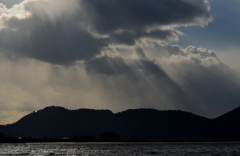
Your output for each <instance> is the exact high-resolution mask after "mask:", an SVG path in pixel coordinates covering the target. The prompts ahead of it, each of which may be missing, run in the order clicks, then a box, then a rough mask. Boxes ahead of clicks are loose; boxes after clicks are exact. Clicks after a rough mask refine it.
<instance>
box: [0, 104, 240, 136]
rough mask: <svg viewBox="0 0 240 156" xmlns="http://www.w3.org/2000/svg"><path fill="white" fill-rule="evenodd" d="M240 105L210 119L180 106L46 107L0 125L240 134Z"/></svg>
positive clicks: (64, 132)
mask: <svg viewBox="0 0 240 156" xmlns="http://www.w3.org/2000/svg"><path fill="white" fill-rule="evenodd" d="M239 121H240V108H237V109H235V110H233V111H231V112H229V113H226V114H224V115H222V116H220V117H218V118H216V119H208V118H205V117H201V116H198V115H195V114H192V113H189V112H184V111H180V110H176V111H174V110H171V111H159V110H155V109H136V110H127V111H123V112H120V113H116V114H114V113H112V112H111V111H109V110H92V109H78V110H68V109H66V108H63V107H56V106H51V107H46V108H44V109H42V110H39V111H34V112H32V113H30V114H28V115H26V116H24V117H23V118H21V119H20V120H19V121H17V122H16V123H13V124H10V125H3V126H0V132H2V133H4V134H6V135H8V136H13V137H32V138H49V139H51V138H52V139H56V138H63V137H67V138H73V137H74V136H75V137H76V136H78V137H81V136H94V137H95V138H99V137H100V134H103V132H116V133H118V134H120V136H121V138H124V139H131V138H138V139H205V138H221V139H222V138H227V139H232V138H234V139H237V138H240V135H239V133H238V132H239V130H240V126H239V124H238V122H239Z"/></svg>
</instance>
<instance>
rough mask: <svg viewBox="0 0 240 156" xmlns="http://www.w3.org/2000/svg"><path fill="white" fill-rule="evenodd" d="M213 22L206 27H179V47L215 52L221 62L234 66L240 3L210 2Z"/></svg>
mask: <svg viewBox="0 0 240 156" xmlns="http://www.w3.org/2000/svg"><path fill="white" fill-rule="evenodd" d="M209 2H210V4H211V13H212V15H213V17H214V21H213V22H212V23H209V25H208V26H206V27H181V28H180V30H181V31H182V32H183V33H184V34H185V35H183V36H180V40H179V43H178V44H179V45H180V46H182V47H187V46H189V45H194V46H197V47H204V48H208V49H212V50H215V51H216V52H217V54H218V56H219V57H220V59H221V60H223V61H224V62H226V63H227V64H229V65H230V66H234V65H236V64H239V57H240V44H239V43H240V37H239V36H240V31H239V28H240V20H239V19H240V1H239V0H228V1H226V0H210V1H209Z"/></svg>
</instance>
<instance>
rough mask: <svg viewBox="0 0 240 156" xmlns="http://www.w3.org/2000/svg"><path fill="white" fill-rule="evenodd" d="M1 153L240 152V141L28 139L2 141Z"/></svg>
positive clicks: (199, 155)
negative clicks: (54, 141) (128, 141)
mask: <svg viewBox="0 0 240 156" xmlns="http://www.w3.org/2000/svg"><path fill="white" fill-rule="evenodd" d="M0 155H1V156H7V155H14V156H15V155H37V156H48V155H59V156H60V155H69V156H70V155H71V156H74V155H82V156H114V155H120V156H143V155H144V156H145V155H160V156H193V155H194V156H240V143H26V144H0Z"/></svg>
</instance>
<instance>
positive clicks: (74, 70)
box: [0, 0, 240, 123]
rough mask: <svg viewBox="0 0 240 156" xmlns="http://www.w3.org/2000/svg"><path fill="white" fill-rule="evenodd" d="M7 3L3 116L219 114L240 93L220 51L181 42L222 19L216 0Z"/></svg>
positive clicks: (1, 32) (2, 31) (0, 15)
mask: <svg viewBox="0 0 240 156" xmlns="http://www.w3.org/2000/svg"><path fill="white" fill-rule="evenodd" d="M0 2H2V3H3V4H1V3H0V54H1V55H0V60H1V61H0V67H1V68H0V69H1V70H0V81H1V84H3V85H2V87H1V89H0V95H1V97H2V98H1V100H0V108H1V114H3V115H2V116H3V117H2V118H3V119H2V121H1V123H9V122H12V121H15V120H17V119H18V118H19V117H20V116H21V115H23V114H24V113H28V112H30V111H33V110H35V109H40V108H43V107H44V106H48V105H60V106H64V107H67V108H70V109H76V108H81V107H85V108H94V109H111V110H112V111H114V112H118V111H122V110H125V109H129V108H141V107H144V108H157V109H182V110H185V111H191V112H194V113H197V114H199V115H204V116H208V117H216V116H217V115H220V114H221V113H225V112H227V111H228V110H231V109H233V108H235V107H237V106H238V104H239V102H240V98H239V97H238V96H237V95H239V93H240V86H239V81H238V77H237V75H236V74H235V73H234V72H233V71H232V70H231V69H230V68H229V67H228V66H227V65H225V64H223V63H222V62H221V60H219V59H218V57H217V55H216V53H215V52H214V51H211V50H207V49H204V48H196V47H194V46H189V47H187V48H185V49H183V48H181V47H179V46H177V45H173V43H177V42H178V36H179V35H181V34H182V33H181V32H179V31H178V28H179V27H190V26H202V27H204V26H206V25H208V23H209V22H212V21H213V18H212V15H211V13H210V4H209V2H208V1H207V0H194V1H193V0H178V1H176V0H161V1H159V0H152V1H147V0H139V1H137V2H136V1H133V0H69V1H65V0H45V1H42V0H24V1H23V2H21V3H19V4H16V5H13V6H11V5H9V6H6V5H4V4H6V3H4V2H3V1H0ZM13 113H14V114H15V117H13V118H11V119H10V118H9V117H7V116H9V114H13Z"/></svg>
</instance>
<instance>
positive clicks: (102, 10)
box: [0, 0, 211, 64]
mask: <svg viewBox="0 0 240 156" xmlns="http://www.w3.org/2000/svg"><path fill="white" fill-rule="evenodd" d="M21 9H22V10H21ZM19 10H20V11H19ZM16 12H17V13H16ZM24 12H25V15H22V16H20V15H21V14H22V13H24ZM20 13H21V14H20ZM19 16H20V17H19ZM0 19H1V21H2V23H3V26H4V27H3V28H2V29H0V49H1V51H2V52H6V53H11V54H13V55H16V56H24V57H30V58H34V59H38V60H41V61H46V62H50V63H53V64H69V63H73V62H75V61H77V60H89V59H90V58H93V57H94V56H95V55H96V54H99V53H100V52H101V51H102V50H103V48H104V47H107V46H109V45H111V44H127V45H135V41H136V40H138V39H139V38H154V39H160V40H166V41H167V40H169V39H171V38H174V37H176V35H175V32H174V31H173V30H172V29H169V30H161V29H160V28H159V27H160V26H168V25H175V26H182V25H205V24H207V23H208V22H210V21H211V14H210V10H209V4H208V2H207V1H205V0H195V1H189V0H178V1H176V0H161V1H160V0H152V1H148V0H139V1H134V0H70V1H64V0H58V1H57V0H50V1H32V0H25V1H24V2H23V3H22V4H20V5H18V6H15V7H13V8H11V9H10V10H7V13H6V12H5V14H4V13H2V16H1V17H0ZM152 27H155V28H152ZM150 28H151V29H150ZM148 29H149V30H148ZM91 30H92V31H91ZM103 36H104V37H103Z"/></svg>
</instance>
